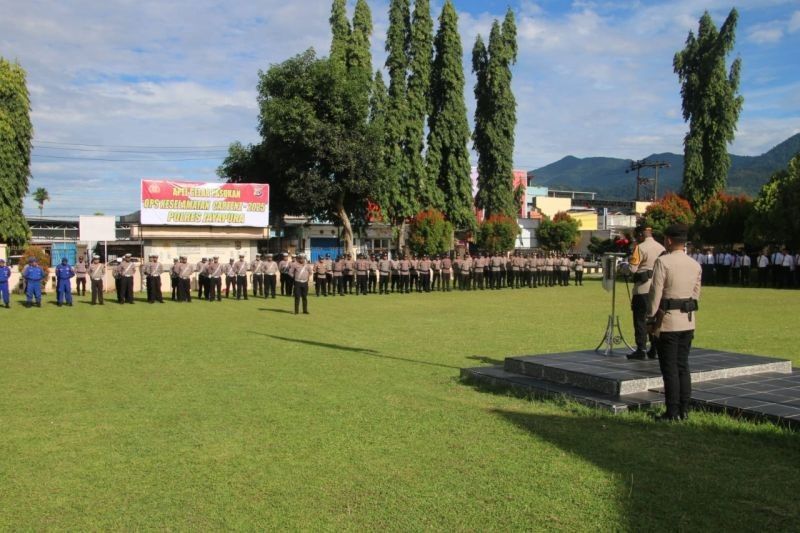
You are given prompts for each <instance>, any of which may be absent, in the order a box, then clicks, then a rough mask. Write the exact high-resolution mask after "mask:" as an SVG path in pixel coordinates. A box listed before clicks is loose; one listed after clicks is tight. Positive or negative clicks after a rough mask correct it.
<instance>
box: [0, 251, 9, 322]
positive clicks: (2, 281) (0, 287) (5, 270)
mask: <svg viewBox="0 0 800 533" xmlns="http://www.w3.org/2000/svg"><path fill="white" fill-rule="evenodd" d="M9 279H11V268H9V267H8V266H6V260H5V259H3V258H2V257H0V296H2V297H3V305H5V306H6V309H8V308H9V296H8V280H9Z"/></svg>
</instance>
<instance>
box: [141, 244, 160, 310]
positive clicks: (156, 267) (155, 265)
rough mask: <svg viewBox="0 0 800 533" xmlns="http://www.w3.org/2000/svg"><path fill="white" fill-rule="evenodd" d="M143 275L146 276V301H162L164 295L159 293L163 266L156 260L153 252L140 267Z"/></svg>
mask: <svg viewBox="0 0 800 533" xmlns="http://www.w3.org/2000/svg"><path fill="white" fill-rule="evenodd" d="M142 270H143V271H144V272H142V274H144V275H145V276H147V303H150V304H152V303H155V302H156V301H158V302H160V303H162V304H163V303H164V297H163V296H162V295H161V273H162V272H163V271H164V267H162V266H161V263H159V262H158V255H156V254H153V255H151V256H150V261H148V262H147V264H146V265H145V266H144V268H142Z"/></svg>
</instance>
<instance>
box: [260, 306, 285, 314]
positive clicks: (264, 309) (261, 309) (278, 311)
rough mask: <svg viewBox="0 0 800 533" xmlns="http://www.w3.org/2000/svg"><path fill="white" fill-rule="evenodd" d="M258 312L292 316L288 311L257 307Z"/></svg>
mask: <svg viewBox="0 0 800 533" xmlns="http://www.w3.org/2000/svg"><path fill="white" fill-rule="evenodd" d="M258 310H259V311H269V312H270V313H286V314H287V315H291V314H294V313H293V312H292V311H289V310H288V309H269V308H267V307H259V308H258Z"/></svg>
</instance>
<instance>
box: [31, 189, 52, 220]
mask: <svg viewBox="0 0 800 533" xmlns="http://www.w3.org/2000/svg"><path fill="white" fill-rule="evenodd" d="M33 201H34V202H36V203H37V204H39V216H42V211H43V210H44V203H45V202H49V201H50V193H48V192H47V189H45V188H44V187H39V188H38V189H36V190H35V191H33Z"/></svg>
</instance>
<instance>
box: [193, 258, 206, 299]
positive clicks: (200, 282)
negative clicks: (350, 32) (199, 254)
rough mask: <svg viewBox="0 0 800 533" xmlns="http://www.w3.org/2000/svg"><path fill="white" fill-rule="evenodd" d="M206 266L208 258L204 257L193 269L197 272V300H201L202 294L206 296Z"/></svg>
mask: <svg viewBox="0 0 800 533" xmlns="http://www.w3.org/2000/svg"><path fill="white" fill-rule="evenodd" d="M206 266H208V257H204V258H203V259H202V260H201V261H200V262H199V263H197V266H196V267H195V272H197V299H198V300H202V299H203V293H205V295H206V296H208V276H207V275H206Z"/></svg>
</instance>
